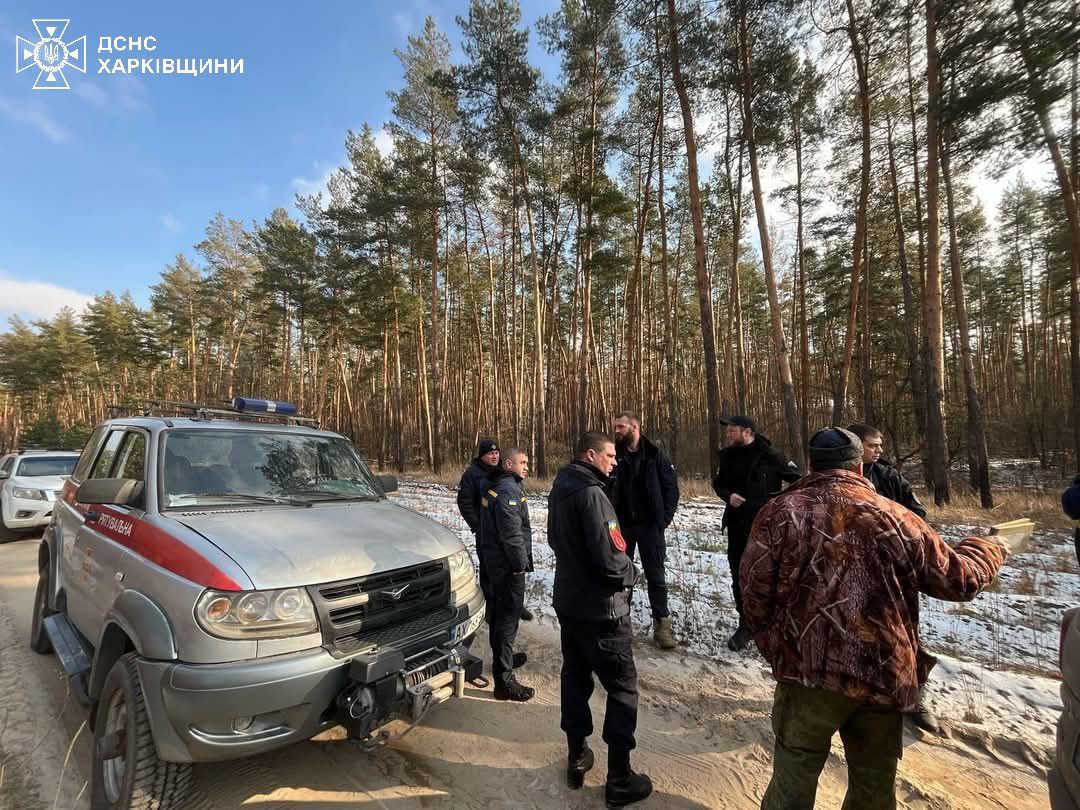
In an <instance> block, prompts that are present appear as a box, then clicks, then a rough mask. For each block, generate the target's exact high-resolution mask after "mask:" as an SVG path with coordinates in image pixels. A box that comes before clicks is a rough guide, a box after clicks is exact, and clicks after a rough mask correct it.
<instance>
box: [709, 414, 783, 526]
mask: <svg viewBox="0 0 1080 810" xmlns="http://www.w3.org/2000/svg"><path fill="white" fill-rule="evenodd" d="M801 475H802V472H801V471H800V470H799V465H797V464H796V463H795V462H794V461H789V460H788V458H787V457H786V456H785V455H784V454H783V453H782V452H780V450H778V449H777V448H775V447H773V446H772V442H770V441H769V440H768V439H767V438H765V437H764V436H762V435H761V434H758V435H755V436H754V441H753V442H751V443H750V444H749V445H744V446H732V447H725V448H723V449H722V450H721V451H720V454H719V456H718V457H717V464H716V475H714V476H713V491H714V492H716V494H717V495H719V496H720V497H721V498H722V499H723V500H724V503H727V501H728V498H730V497H731V496H732V494H739V495H742V496H743V497H744V498H746V503H744V504H743V505H742V506H739V507H731V506H728V507H727V508H726V509H724V519H723V525H724V526H727V525H728V524H729V523H733V522H735V521H738V522H740V523H742V524H743V525H745V526H747V527H749V526H750V524H751V523H752V522H753V520H754V516H755V515H757V513H758V510H760V509H761V507H763V506H764V505H765V504H766V503H767V502H768V500H769V499H770V498H771V497H773V496H774V495H776V494H777V493H779V492H780V488H781V486H782V482H784V481H788V482H791V481H797V480H799V477H800V476H801Z"/></svg>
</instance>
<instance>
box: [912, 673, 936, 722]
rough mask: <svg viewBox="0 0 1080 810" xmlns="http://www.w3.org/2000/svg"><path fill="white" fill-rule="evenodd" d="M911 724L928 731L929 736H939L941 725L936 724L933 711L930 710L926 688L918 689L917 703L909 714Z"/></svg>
mask: <svg viewBox="0 0 1080 810" xmlns="http://www.w3.org/2000/svg"><path fill="white" fill-rule="evenodd" d="M911 722H913V723H914V724H915V725H917V726H918V727H919V728H921V729H922V730H923V731H928V732H930V733H931V734H941V724H940V723H938V719H937V717H936V716H935V715H934V711H933V709H931V708H930V700H929V699H928V698H927V696H926V686H925V685H923V686H921V687H920V688H919V702H918V703H917V704H915V710H914V711H913V712H911Z"/></svg>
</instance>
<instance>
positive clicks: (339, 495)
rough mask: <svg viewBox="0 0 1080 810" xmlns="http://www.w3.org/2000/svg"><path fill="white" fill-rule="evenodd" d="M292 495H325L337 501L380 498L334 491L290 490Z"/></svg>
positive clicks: (374, 499) (308, 502)
mask: <svg viewBox="0 0 1080 810" xmlns="http://www.w3.org/2000/svg"><path fill="white" fill-rule="evenodd" d="M289 492H290V493H292V494H293V495H325V496H327V497H329V498H333V499H334V500H335V501H377V500H379V498H378V497H377V496H375V495H368V494H363V495H359V494H358V495H350V494H349V493H348V492H338V491H336V490H332V489H290V490H289ZM304 503H306V504H308V505H310V504H311V501H304Z"/></svg>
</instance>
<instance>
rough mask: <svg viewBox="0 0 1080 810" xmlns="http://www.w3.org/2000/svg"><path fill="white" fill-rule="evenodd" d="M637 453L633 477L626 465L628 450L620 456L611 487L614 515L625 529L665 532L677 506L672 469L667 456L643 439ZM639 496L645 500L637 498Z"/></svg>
mask: <svg viewBox="0 0 1080 810" xmlns="http://www.w3.org/2000/svg"><path fill="white" fill-rule="evenodd" d="M638 453H640V454H641V458H640V459H639V460H638V461H637V470H636V475H634V476H632V475H631V462H630V461H629V459H630V457H631V455H632V454H631V453H630V452H629V451H628V450H621V451H620V452H619V457H618V464H617V465H616V467H615V475H614V479H615V481H614V484H613V485H612V502H613V503H614V504H615V511H616V513H617V514H618V516H619V521H620V522H621V523H623V524H624V525H625V524H628V523H634V524H637V525H639V526H655V527H657V528H658V529H660V530H663V529H666V528H667V527H668V526H669V525H670V524H671V521H672V519H673V518H674V517H675V509H676V508H677V507H678V506H679V480H678V478H677V477H676V475H675V466H674V465H673V464H672V463H671V459H669V458H668V457H667V453H665V452H664V451H663V450H661V449H660V448H659V447H657V446H656V445H655V444H653V443H652V442H651V441H649V440H648V439H647V438H645V437H644V436H642V437H641V439H640V441H639V444H638ZM635 455H636V454H635ZM635 479H640V481H638V480H635ZM639 487H640V489H639ZM639 494H643V495H644V497H643V498H639V497H638V496H639ZM631 499H633V501H632V500H631Z"/></svg>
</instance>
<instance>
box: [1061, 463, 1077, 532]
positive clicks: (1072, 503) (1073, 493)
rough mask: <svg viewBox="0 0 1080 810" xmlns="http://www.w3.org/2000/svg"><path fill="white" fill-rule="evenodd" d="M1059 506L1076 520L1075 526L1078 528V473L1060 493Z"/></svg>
mask: <svg viewBox="0 0 1080 810" xmlns="http://www.w3.org/2000/svg"><path fill="white" fill-rule="evenodd" d="M1061 508H1062V509H1063V510H1064V512H1065V514H1066V515H1068V516H1069V517H1070V518H1072V519H1073V520H1074V521H1078V522H1077V525H1076V528H1078V529H1080V475H1078V476H1076V478H1074V479H1073V482H1072V486H1071V487H1069V488H1068V489H1067V490H1065V491H1064V492H1062V493H1061Z"/></svg>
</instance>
